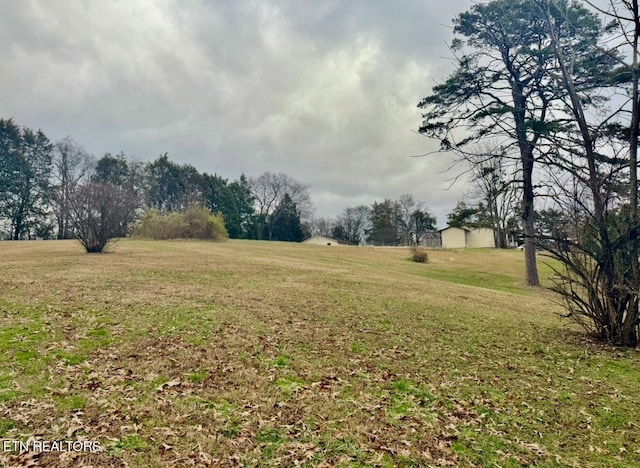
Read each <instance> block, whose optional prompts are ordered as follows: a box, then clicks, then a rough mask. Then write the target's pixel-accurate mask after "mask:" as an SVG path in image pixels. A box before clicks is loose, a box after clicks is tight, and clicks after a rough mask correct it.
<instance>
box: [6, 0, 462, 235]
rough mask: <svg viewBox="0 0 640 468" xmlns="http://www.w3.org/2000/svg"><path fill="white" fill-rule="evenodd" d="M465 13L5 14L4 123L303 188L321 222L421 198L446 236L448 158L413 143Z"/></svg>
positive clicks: (65, 9) (75, 5) (163, 3)
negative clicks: (352, 210)
mask: <svg viewBox="0 0 640 468" xmlns="http://www.w3.org/2000/svg"><path fill="white" fill-rule="evenodd" d="M471 5H472V2H471V1H470V0H452V1H448V2H439V1H435V0H430V1H429V0H424V1H419V0H414V1H403V2H388V1H384V2H383V1H373V0H359V1H358V0H353V1H348V2H345V1H342V0H335V1H323V2H317V1H311V0H309V1H306V2H304V1H293V0H291V1H271V2H269V1H258V0H255V1H237V2H236V1H223V0H218V1H204V0H200V1H198V0H189V1H187V0H126V1H125V0H121V1H113V2H102V1H99V0H84V1H74V2H68V1H65V0H31V1H26V0H23V1H20V2H16V1H12V0H0V9H1V11H2V13H3V15H2V19H0V22H1V23H2V27H1V28H0V40H2V43H3V44H5V45H6V46H5V47H3V48H2V49H0V60H1V61H2V64H3V65H2V68H1V71H0V78H1V83H2V86H1V87H0V116H2V117H14V118H15V120H16V122H17V123H19V124H22V125H27V126H30V127H34V128H42V129H43V131H45V133H46V134H47V135H48V136H49V137H50V138H52V139H57V138H61V137H64V136H66V135H71V136H72V137H73V138H74V139H76V140H77V141H78V142H80V143H81V144H82V145H83V146H85V148H86V149H87V150H89V151H90V152H93V153H94V154H96V155H101V154H102V153H104V152H107V151H109V152H118V151H120V150H123V151H124V152H125V153H127V154H130V155H133V156H135V157H137V158H140V159H143V160H149V159H154V158H155V157H157V156H158V155H159V154H161V153H164V152H165V151H167V152H169V155H170V157H171V158H172V159H173V160H175V161H177V162H180V163H190V164H193V165H194V166H196V167H197V168H198V169H200V170H202V171H207V172H217V173H219V174H221V175H223V176H225V177H229V178H236V177H238V176H239V175H240V174H241V173H243V172H244V173H246V174H247V175H259V174H260V173H262V172H264V171H267V170H270V171H275V172H286V173H288V174H290V175H291V176H293V177H294V178H296V179H298V180H300V181H302V182H305V183H308V184H310V185H311V188H312V198H313V201H314V203H315V205H316V208H317V211H316V213H317V214H318V215H322V216H329V215H337V214H339V213H340V212H341V211H342V209H343V208H345V207H347V206H352V205H355V204H361V203H364V204H370V203H372V202H373V201H374V200H382V199H383V198H385V197H388V198H396V197H397V196H399V195H400V194H402V193H406V192H411V193H413V194H414V195H415V197H416V198H417V199H420V200H424V201H425V202H427V204H428V205H429V206H430V207H431V208H432V209H433V210H434V211H436V213H437V214H438V216H439V219H440V224H443V222H444V221H445V215H446V213H447V212H448V211H449V210H450V209H451V208H452V207H453V206H454V205H455V202H456V200H457V198H458V197H459V196H460V194H461V193H462V192H463V191H464V190H466V187H465V186H464V184H459V185H457V186H456V187H454V189H452V190H449V191H445V190H444V188H445V187H446V186H447V185H448V183H447V182H446V179H448V178H450V177H451V176H452V174H443V173H442V171H443V170H444V169H445V168H446V167H447V166H448V164H449V162H450V161H449V160H448V158H447V157H445V156H443V155H439V156H433V157H429V158H410V157H409V156H410V155H413V154H420V153H425V152H427V151H429V150H432V149H434V147H435V145H434V143H433V142H430V141H428V140H426V139H424V138H422V137H420V136H418V135H416V134H415V133H414V130H415V129H417V127H418V125H419V124H420V112H419V110H418V109H417V108H416V104H417V102H418V101H419V100H420V99H421V98H422V97H424V96H425V95H427V94H428V93H429V90H430V88H431V86H432V85H433V84H434V82H435V81H437V80H440V79H442V78H444V76H445V75H446V74H447V72H448V71H449V69H448V66H449V63H448V61H447V60H446V57H447V56H448V54H449V53H448V50H447V48H446V42H447V41H449V40H450V36H449V35H450V28H449V25H450V24H451V18H452V17H453V16H454V15H455V14H457V13H458V12H461V11H464V10H466V9H468V8H469V7H470V6H471Z"/></svg>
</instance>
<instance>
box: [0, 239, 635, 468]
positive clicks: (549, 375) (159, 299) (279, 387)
mask: <svg viewBox="0 0 640 468" xmlns="http://www.w3.org/2000/svg"><path fill="white" fill-rule="evenodd" d="M408 257H409V253H408V251H406V250H402V249H382V248H381V249H375V248H357V247H326V246H306V245H301V244H285V243H267V242H252V241H228V242H225V243H220V244H217V243H207V242H158V241H133V240H123V241H121V242H119V243H117V244H116V246H115V247H114V248H113V252H112V253H109V254H104V255H95V254H94V255H87V254H85V253H83V250H82V248H81V247H80V246H79V244H77V243H76V242H72V241H48V242H1V243H0V320H1V321H2V326H1V327H0V370H1V372H0V410H1V413H0V437H1V438H2V439H3V440H4V441H5V447H6V443H9V444H11V443H13V441H26V440H27V439H28V438H30V437H33V438H35V439H37V440H43V441H76V442H77V441H97V442H99V443H100V451H98V452H95V453H94V452H90V451H79V452H74V451H63V452H45V453H42V454H37V453H34V452H30V453H19V452H17V451H12V450H7V449H6V448H5V447H3V448H5V450H4V451H2V452H0V459H1V460H2V462H4V463H5V464H7V465H10V466H12V465H13V466H20V465H25V464H27V463H29V462H33V461H34V460H37V461H38V463H39V464H40V465H41V466H82V465H92V466H94V467H103V466H135V467H138V466H139V467H152V466H294V465H296V464H297V465H301V466H335V465H338V466H389V467H391V466H443V465H450V466H502V467H508V466H511V467H514V466H531V465H537V466H576V467H585V466H594V467H599V466H601V467H629V466H640V444H639V442H640V423H638V419H637V415H638V410H639V409H640V404H639V400H638V395H640V355H639V353H638V352H636V351H634V350H616V349H612V348H608V347H604V346H601V345H598V344H596V343H592V342H590V341H589V340H588V339H586V338H585V337H584V336H583V335H582V334H581V333H580V331H579V330H578V329H576V328H574V327H573V326H572V325H571V324H570V323H569V322H567V321H566V320H565V319H562V318H560V316H559V313H561V312H562V310H561V309H560V308H559V307H558V306H557V305H556V304H555V303H554V302H553V296H552V295H550V294H549V293H548V292H546V291H544V290H540V289H530V288H526V287H524V286H523V280H522V275H523V271H524V265H523V255H522V253H521V252H516V251H504V252H503V251H493V250H477V251H430V252H429V257H430V263H429V264H417V263H413V262H410V261H408ZM540 272H541V276H542V277H543V278H546V277H548V276H549V275H550V272H551V270H550V269H549V268H548V267H545V266H541V268H540ZM545 281H546V279H545Z"/></svg>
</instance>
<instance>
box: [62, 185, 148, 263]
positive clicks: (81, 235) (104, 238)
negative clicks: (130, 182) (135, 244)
mask: <svg viewBox="0 0 640 468" xmlns="http://www.w3.org/2000/svg"><path fill="white" fill-rule="evenodd" d="M138 204H139V197H138V195H137V194H136V193H135V192H134V191H133V190H131V189H127V188H124V187H118V186H115V185H113V184H110V183H101V182H87V183H85V184H82V185H79V186H77V187H76V189H75V190H74V192H73V194H72V196H71V197H70V199H69V207H70V210H69V214H70V221H71V226H72V227H73V230H74V232H75V234H76V236H77V238H78V240H79V241H80V243H81V244H82V245H83V246H84V248H85V250H86V251H87V252H89V253H99V252H103V251H104V250H105V248H106V247H107V246H108V245H109V244H110V243H111V242H113V241H114V240H115V239H116V238H118V237H124V236H126V234H127V229H128V227H129V225H130V224H131V223H132V222H133V221H134V218H135V212H136V209H137V208H138Z"/></svg>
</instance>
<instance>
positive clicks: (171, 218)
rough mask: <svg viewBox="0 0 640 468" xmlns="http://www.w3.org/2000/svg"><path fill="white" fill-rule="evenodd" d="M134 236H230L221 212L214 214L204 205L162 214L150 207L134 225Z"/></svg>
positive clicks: (213, 237) (149, 237) (191, 237)
mask: <svg viewBox="0 0 640 468" xmlns="http://www.w3.org/2000/svg"><path fill="white" fill-rule="evenodd" d="M132 234H133V236H135V237H143V238H148V239H157V240H168V239H206V240H214V241H224V240H227V239H228V238H229V234H228V233H227V230H226V228H225V227H224V219H223V217H222V215H221V214H219V213H218V214H212V213H211V212H210V211H209V210H208V209H207V208H205V207H202V206H196V207H191V208H189V209H187V210H186V211H183V212H179V213H178V212H172V213H167V214H162V213H160V212H159V211H158V210H156V209H149V210H147V211H146V212H145V214H144V215H143V216H142V219H141V220H140V221H139V222H138V223H137V224H136V225H135V226H134V228H133V233H132Z"/></svg>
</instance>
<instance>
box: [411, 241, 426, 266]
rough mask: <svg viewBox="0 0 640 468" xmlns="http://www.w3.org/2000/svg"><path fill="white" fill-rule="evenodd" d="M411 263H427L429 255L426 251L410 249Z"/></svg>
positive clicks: (418, 248) (415, 248) (416, 248)
mask: <svg viewBox="0 0 640 468" xmlns="http://www.w3.org/2000/svg"><path fill="white" fill-rule="evenodd" d="M411 261H413V262H417V263H429V255H428V254H427V251H426V250H425V249H423V248H421V247H417V246H415V245H414V246H413V247H411Z"/></svg>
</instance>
